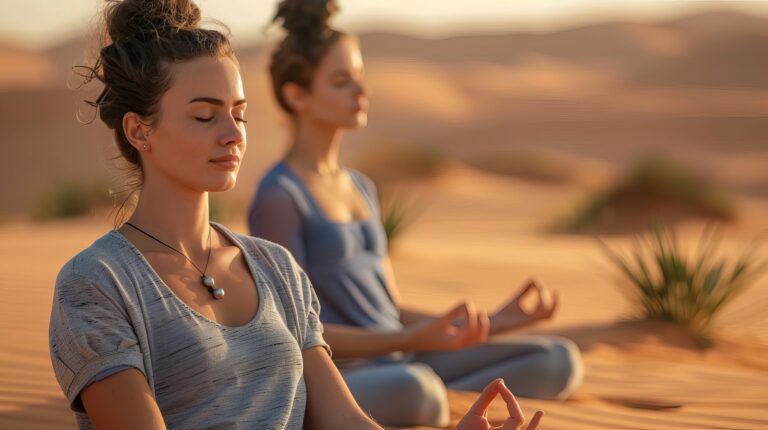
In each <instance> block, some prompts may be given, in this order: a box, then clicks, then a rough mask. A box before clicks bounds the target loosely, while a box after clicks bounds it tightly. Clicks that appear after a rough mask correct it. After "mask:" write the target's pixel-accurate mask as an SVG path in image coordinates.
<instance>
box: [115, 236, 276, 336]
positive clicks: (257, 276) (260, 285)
mask: <svg viewBox="0 0 768 430" xmlns="http://www.w3.org/2000/svg"><path fill="white" fill-rule="evenodd" d="M210 224H211V226H212V227H214V228H216V230H218V231H219V232H220V233H222V234H223V235H224V236H226V237H227V238H228V239H229V240H230V241H231V242H232V243H234V244H235V246H237V247H238V248H240V252H242V253H243V256H244V257H245V262H246V264H247V265H248V270H249V271H250V273H251V278H252V280H253V282H254V284H255V285H256V292H257V294H258V296H259V297H258V299H259V304H258V305H257V306H256V313H255V314H254V316H253V318H251V319H250V320H249V321H248V322H246V323H245V324H243V325H238V326H230V325H225V324H221V323H219V322H217V321H214V320H212V319H210V318H208V317H206V316H205V315H203V314H201V313H200V312H198V311H196V310H195V309H193V308H192V307H191V306H189V305H188V304H187V303H186V302H185V301H184V300H181V298H179V296H177V295H176V293H174V292H173V290H172V289H171V288H170V287H168V285H166V283H165V281H163V279H162V278H161V277H160V275H159V274H158V273H157V272H156V271H155V269H154V268H153V267H152V265H151V264H150V263H149V261H148V260H147V259H146V257H144V254H142V253H141V251H140V250H139V249H138V248H137V247H136V245H134V244H133V242H131V241H130V240H128V238H127V237H125V236H124V235H123V234H122V233H121V232H120V231H118V230H116V229H112V230H110V231H109V233H110V234H111V235H112V236H114V237H115V238H117V239H118V240H120V241H121V242H123V243H124V244H125V245H126V246H127V247H128V248H129V249H130V250H132V251H133V253H134V254H135V256H136V259H137V260H138V261H139V263H140V264H141V265H142V266H143V267H144V269H146V270H147V273H149V275H150V277H151V278H152V280H153V281H154V282H155V283H156V284H158V285H159V286H160V288H161V289H162V290H164V293H165V295H166V296H168V297H171V298H172V300H174V301H175V302H177V303H179V304H180V305H181V306H182V307H183V308H185V309H187V311H188V312H189V313H190V314H191V315H193V316H194V317H196V318H198V319H201V320H203V321H205V322H207V323H208V324H211V325H213V326H216V327H218V328H220V329H222V330H238V329H244V328H247V327H249V326H250V325H252V324H254V323H256V322H257V321H258V320H260V319H261V316H262V314H263V313H264V301H265V300H266V297H267V294H266V292H265V291H264V286H265V285H266V283H268V282H269V281H268V280H267V279H266V277H264V276H263V275H262V274H261V272H260V271H259V270H256V268H255V266H254V262H253V261H252V258H251V255H250V253H249V252H248V250H247V249H246V247H245V246H244V245H243V244H242V243H241V242H240V240H239V239H238V238H237V237H236V236H235V235H234V233H232V232H230V231H229V229H227V228H226V227H224V226H223V225H221V224H219V223H216V222H211V223H210Z"/></svg>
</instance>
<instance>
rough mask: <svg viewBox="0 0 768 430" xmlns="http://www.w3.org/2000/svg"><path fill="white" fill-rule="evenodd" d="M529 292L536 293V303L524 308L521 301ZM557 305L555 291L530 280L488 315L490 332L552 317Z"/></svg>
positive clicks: (505, 329) (501, 330) (518, 326)
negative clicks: (494, 311) (504, 303)
mask: <svg viewBox="0 0 768 430" xmlns="http://www.w3.org/2000/svg"><path fill="white" fill-rule="evenodd" d="M531 294H536V305H535V306H534V307H533V309H525V308H524V307H523V303H522V302H523V300H525V299H526V297H528V296H530V295H531ZM557 305H558V296H557V293H555V292H552V291H550V290H549V289H548V288H546V287H544V286H542V285H539V284H538V283H537V282H536V281H534V280H530V281H528V282H527V283H526V284H525V286H523V288H521V289H520V291H519V292H518V293H517V294H516V295H515V296H514V297H513V298H512V300H510V301H509V302H508V303H507V304H506V305H503V306H502V307H501V308H500V309H499V310H498V311H496V313H494V314H493V315H492V316H491V317H490V321H491V328H490V331H491V333H492V334H493V333H500V332H503V331H507V330H511V329H516V328H520V327H523V326H527V325H530V324H533V323H535V322H537V321H541V320H545V319H549V318H552V316H553V315H554V314H555V311H556V310H557Z"/></svg>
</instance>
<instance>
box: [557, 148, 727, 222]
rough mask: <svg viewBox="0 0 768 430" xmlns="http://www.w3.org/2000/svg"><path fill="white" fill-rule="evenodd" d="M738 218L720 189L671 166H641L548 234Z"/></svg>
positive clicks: (659, 161) (653, 161)
mask: <svg viewBox="0 0 768 430" xmlns="http://www.w3.org/2000/svg"><path fill="white" fill-rule="evenodd" d="M686 217H703V218H709V219H715V220H720V221H730V220H733V219H735V218H736V210H735V207H734V204H733V202H732V200H731V199H730V198H728V196H727V195H726V194H725V193H724V192H723V191H722V190H721V189H719V188H717V187H716V186H714V185H712V184H710V183H708V182H707V181H706V180H704V179H702V178H699V177H697V176H696V175H694V174H692V173H691V172H689V171H688V170H687V169H686V168H685V167H684V166H681V165H679V164H677V163H675V162H672V161H670V160H666V159H664V158H659V157H648V158H644V159H641V160H639V161H638V162H637V163H636V164H635V165H634V166H633V167H632V168H631V169H630V171H629V173H628V174H627V175H626V176H625V177H624V178H623V179H621V180H620V181H619V182H618V183H617V184H616V185H614V186H613V187H610V188H608V189H606V190H604V191H599V192H596V193H595V194H593V195H592V196H590V197H588V198H587V199H586V200H585V201H584V203H582V204H581V205H580V206H579V207H578V208H577V210H576V211H575V212H574V213H573V214H572V215H570V216H568V217H566V218H565V219H564V220H561V221H557V222H555V223H554V224H553V226H552V227H551V228H550V230H552V231H554V232H569V233H595V232H601V233H606V232H623V231H622V230H626V229H627V228H629V229H632V230H634V229H636V227H640V228H644V227H646V226H648V224H649V222H651V221H652V220H653V219H657V218H663V219H665V221H675V220H679V219H681V218H686Z"/></svg>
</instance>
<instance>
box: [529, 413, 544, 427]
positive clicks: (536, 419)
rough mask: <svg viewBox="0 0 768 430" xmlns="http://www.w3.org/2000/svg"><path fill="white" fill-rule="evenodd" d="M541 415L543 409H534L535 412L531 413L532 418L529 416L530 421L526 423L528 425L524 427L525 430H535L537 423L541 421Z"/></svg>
mask: <svg viewBox="0 0 768 430" xmlns="http://www.w3.org/2000/svg"><path fill="white" fill-rule="evenodd" d="M542 417H544V411H536V413H534V414H533V418H531V422H529V423H528V427H526V428H525V430H536V429H537V428H539V423H540V422H541V418H542Z"/></svg>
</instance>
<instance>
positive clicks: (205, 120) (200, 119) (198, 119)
mask: <svg viewBox="0 0 768 430" xmlns="http://www.w3.org/2000/svg"><path fill="white" fill-rule="evenodd" d="M212 119H213V117H208V118H200V117H195V120H197V121H200V122H211V120H212Z"/></svg>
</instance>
